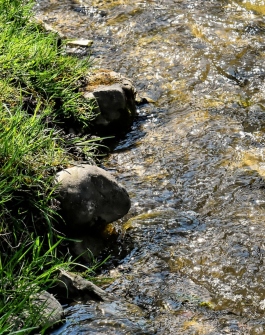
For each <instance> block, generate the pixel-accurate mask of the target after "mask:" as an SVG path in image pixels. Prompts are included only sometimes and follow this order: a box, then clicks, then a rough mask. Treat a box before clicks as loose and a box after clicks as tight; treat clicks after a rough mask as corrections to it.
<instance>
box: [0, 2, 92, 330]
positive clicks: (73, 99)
mask: <svg viewBox="0 0 265 335" xmlns="http://www.w3.org/2000/svg"><path fill="white" fill-rule="evenodd" d="M31 9H32V3H31V2H29V1H20V0H1V1H0V195H1V198H0V229H1V232H0V234H1V236H0V237H1V238H0V252H1V255H0V271H1V272H0V273H1V276H0V291H1V292H0V293H1V298H0V334H8V333H12V332H15V331H17V330H18V329H23V328H25V329H26V328H27V329H28V328H31V327H33V328H34V327H35V326H36V325H37V324H38V322H37V319H36V317H35V318H34V317H32V315H31V316H29V317H28V318H26V319H25V317H24V321H23V322H22V323H21V324H19V322H18V323H15V322H11V321H10V320H12V315H19V313H20V312H22V311H23V310H25V308H26V309H30V308H31V307H30V305H29V304H30V302H29V301H30V299H29V297H30V295H31V293H30V292H28V293H25V289H24V288H25V287H33V286H32V285H35V284H36V285H35V286H34V287H39V288H40V289H41V288H46V287H47V286H49V285H50V284H51V282H52V280H53V279H52V278H53V276H52V274H53V273H54V272H55V269H57V268H58V267H60V266H63V265H64V264H65V260H62V259H60V257H58V255H57V251H56V250H57V244H56V243H57V242H56V241H58V233H57V232H56V230H55V229H54V227H53V222H55V221H56V219H58V217H57V215H56V208H55V207H54V206H53V205H52V204H53V199H55V198H56V192H55V189H54V187H53V177H54V175H55V173H56V172H57V171H59V170H60V169H62V168H63V167H67V166H70V165H71V164H73V163H74V161H76V160H78V157H76V156H75V155H74V154H73V153H72V151H71V149H72V147H73V146H76V145H77V143H81V142H83V143H82V155H83V157H87V156H91V155H93V152H94V148H95V147H94V145H93V144H90V142H88V143H87V144H85V145H84V139H80V138H78V137H75V138H72V139H71V140H67V136H65V133H64V131H63V129H64V126H65V124H67V123H74V124H77V125H78V126H79V127H83V128H89V126H90V124H91V123H93V117H94V115H93V106H91V105H90V104H89V102H88V101H87V100H85V99H83V98H82V96H81V95H80V93H78V89H77V86H78V83H80V82H82V81H83V80H84V74H85V73H86V72H87V71H88V68H89V67H90V66H91V62H90V60H89V59H87V60H82V61H80V60H78V59H76V58H74V57H69V56H67V55H65V53H64V47H63V45H61V43H63V42H61V41H58V37H57V36H56V35H55V34H54V33H49V34H48V33H47V32H45V31H44V30H43V29H42V27H41V26H38V25H37V24H35V23H33V21H32V20H30V18H31V16H32V13H31ZM40 241H42V242H40ZM54 245H55V246H56V247H54ZM40 246H41V247H40ZM36 250H38V252H37V253H36ZM47 253H48V254H47ZM28 269H31V270H30V271H28ZM25 285H26V286H25ZM7 306H8V308H7ZM11 311H12V312H11ZM23 313H24V312H23ZM23 315H24V316H25V315H28V314H27V313H26V314H25V313H24V314H23ZM17 324H18V325H17Z"/></svg>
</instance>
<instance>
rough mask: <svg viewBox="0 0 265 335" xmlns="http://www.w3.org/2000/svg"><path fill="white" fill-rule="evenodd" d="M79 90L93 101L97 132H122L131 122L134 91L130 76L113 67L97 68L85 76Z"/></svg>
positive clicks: (133, 114) (111, 133)
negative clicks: (84, 80)
mask: <svg viewBox="0 0 265 335" xmlns="http://www.w3.org/2000/svg"><path fill="white" fill-rule="evenodd" d="M80 91H81V92H83V96H84V97H85V98H86V99H91V100H92V101H93V102H94V106H95V112H96V113H97V117H96V119H95V120H94V122H93V124H94V125H95V130H96V132H97V133H98V134H100V135H114V134H122V133H125V132H126V131H127V130H128V128H129V127H130V126H131V125H132V123H133V119H134V117H135V114H136V107H135V94H136V92H135V88H134V86H133V84H132V82H131V81H130V80H129V79H127V78H125V77H123V76H122V75H121V74H119V73H116V72H114V71H108V70H98V71H97V72H95V73H92V74H90V75H88V76H87V78H86V85H85V86H84V87H82V88H80Z"/></svg>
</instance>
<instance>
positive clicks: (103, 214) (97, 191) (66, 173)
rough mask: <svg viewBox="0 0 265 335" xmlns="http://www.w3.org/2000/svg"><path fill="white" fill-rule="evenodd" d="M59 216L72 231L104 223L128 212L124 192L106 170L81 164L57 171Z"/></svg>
mask: <svg viewBox="0 0 265 335" xmlns="http://www.w3.org/2000/svg"><path fill="white" fill-rule="evenodd" d="M56 182H57V183H59V184H60V185H59V188H58V190H59V197H58V199H59V201H60V203H61V213H60V214H61V215H62V217H63V218H64V220H65V222H66V223H67V225H68V227H69V228H70V229H71V230H74V231H75V232H80V231H86V230H89V229H90V228H91V227H93V226H98V225H102V224H107V223H110V222H113V221H115V220H118V219H120V218H121V217H123V216H124V215H125V214H127V213H128V211H129V209H130V206H131V203H130V198H129V195H128V193H127V192H126V190H125V189H124V188H123V187H122V186H121V185H120V184H118V183H117V181H116V180H115V179H114V178H113V177H112V176H111V174H110V173H108V172H107V171H105V170H103V169H101V168H98V167H97V166H92V165H86V164H83V165H81V166H76V167H72V168H69V169H66V170H63V171H61V172H59V173H58V174H57V175H56Z"/></svg>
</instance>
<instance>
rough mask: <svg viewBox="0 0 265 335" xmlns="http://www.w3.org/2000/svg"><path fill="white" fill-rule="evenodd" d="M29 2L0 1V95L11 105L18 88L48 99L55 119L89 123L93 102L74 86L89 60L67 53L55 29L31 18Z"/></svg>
mask: <svg viewBox="0 0 265 335" xmlns="http://www.w3.org/2000/svg"><path fill="white" fill-rule="evenodd" d="M32 5H33V2H32V1H27V0H24V1H20V0H2V1H1V2H0V31H1V34H0V87H4V88H5V89H4V94H2V98H1V100H2V101H5V102H6V104H7V105H8V106H9V107H14V106H16V105H19V104H20V103H21V101H20V100H19V95H18V94H17V93H18V92H20V90H21V92H22V95H23V98H24V99H25V98H30V99H31V100H32V101H34V102H35V103H36V102H38V103H40V105H41V106H42V108H44V107H46V106H47V105H49V106H50V107H51V108H52V111H53V117H54V119H55V120H57V121H58V122H66V121H67V119H71V120H73V121H74V122H76V123H77V124H80V125H81V126H82V127H88V126H89V125H90V124H91V121H92V120H93V118H94V114H93V105H92V103H91V102H89V101H88V100H87V99H84V98H83V96H82V94H81V93H79V92H78V89H77V83H78V82H82V80H85V75H86V73H87V72H88V69H89V68H90V67H91V64H92V62H91V60H90V58H87V59H84V60H80V59H77V58H75V57H71V56H68V55H66V54H65V52H64V48H63V47H58V43H57V36H56V34H54V33H46V32H45V31H43V29H42V28H41V27H39V26H38V25H37V24H35V23H34V22H30V21H29V18H30V17H31V15H32V13H31V9H32ZM12 96H13V97H12ZM14 98H15V99H14Z"/></svg>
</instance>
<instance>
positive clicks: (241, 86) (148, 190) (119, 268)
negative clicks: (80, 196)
mask: <svg viewBox="0 0 265 335" xmlns="http://www.w3.org/2000/svg"><path fill="white" fill-rule="evenodd" d="M37 12H38V16H39V17H40V18H41V19H42V20H44V21H45V22H46V23H48V24H50V25H52V26H53V27H54V28H55V29H57V30H59V31H60V32H62V33H63V34H65V35H66V36H67V37H69V38H85V39H91V40H93V41H94V44H93V48H92V49H91V51H87V49H80V50H73V52H75V53H77V54H79V56H80V57H85V56H86V55H87V54H88V53H90V52H91V53H92V57H93V59H95V61H96V66H98V67H100V68H105V69H111V70H114V71H117V72H120V73H122V74H123V75H125V76H127V77H129V78H132V79H133V81H134V84H135V86H136V88H137V91H138V92H139V95H140V96H141V97H144V98H145V101H148V102H149V103H146V104H143V105H141V106H139V107H138V114H139V115H138V117H137V119H136V121H135V123H134V125H133V127H132V129H131V131H130V132H129V133H128V134H127V135H126V137H125V138H122V139H121V140H120V141H119V142H118V143H117V145H116V147H115V149H114V152H113V153H112V154H111V155H110V156H109V157H108V159H106V160H105V162H104V164H103V166H104V168H105V169H107V170H109V171H110V172H111V173H113V174H114V175H115V176H116V178H117V179H118V180H119V181H120V182H121V183H122V184H123V185H124V186H125V187H126V189H127V191H128V192H129V194H130V197H131V200H132V209H131V211H130V213H129V214H128V216H127V217H126V218H124V219H123V220H121V221H120V222H116V223H114V224H113V226H112V228H113V229H112V228H111V227H109V230H108V231H109V234H110V235H111V233H113V232H116V242H115V247H113V250H112V249H111V248H110V247H109V248H108V249H106V250H105V253H106V254H107V253H108V252H109V253H111V254H112V258H111V259H110V261H109V263H108V267H107V266H106V269H105V270H104V273H103V274H102V276H105V277H106V276H108V277H112V278H113V281H112V282H111V284H108V285H106V287H105V288H106V290H107V291H109V292H111V293H114V294H115V295H116V296H117V297H122V298H124V299H125V300H126V301H127V303H124V302H119V301H117V303H108V304H107V303H91V304H88V305H80V304H79V305H76V306H73V307H71V308H70V309H69V314H70V316H69V318H68V320H67V322H66V324H65V325H64V326H63V327H62V328H61V329H59V330H58V331H56V332H54V334H79V333H81V332H83V333H86V334H172V335H173V334H174V335H175V334H211V335H212V334H216V335H220V334H251V335H254V334H265V318H264V312H265V287H264V278H265V265H264V259H265V239H264V237H265V189H264V187H265V182H264V177H265V162H264V154H265V149H264V145H265V133H264V131H265V81H264V79H265V64H264V58H265V22H264V15H265V1H262V0H260V1H257V0H251V1H246V0H243V1H241V0H235V1H232V0H226V1H225V0H222V1H214V0H208V1H206V0H198V1H195V0H194V1H193V0H164V1H163V0H161V1H158V0H157V1H153V0H143V1H136V0H130V1H129V0H109V1H106V0H94V1H89V0H87V1H82V0H80V1H78V0H74V1H70V0H61V1H56V0H41V1H39V2H38V6H37Z"/></svg>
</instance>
